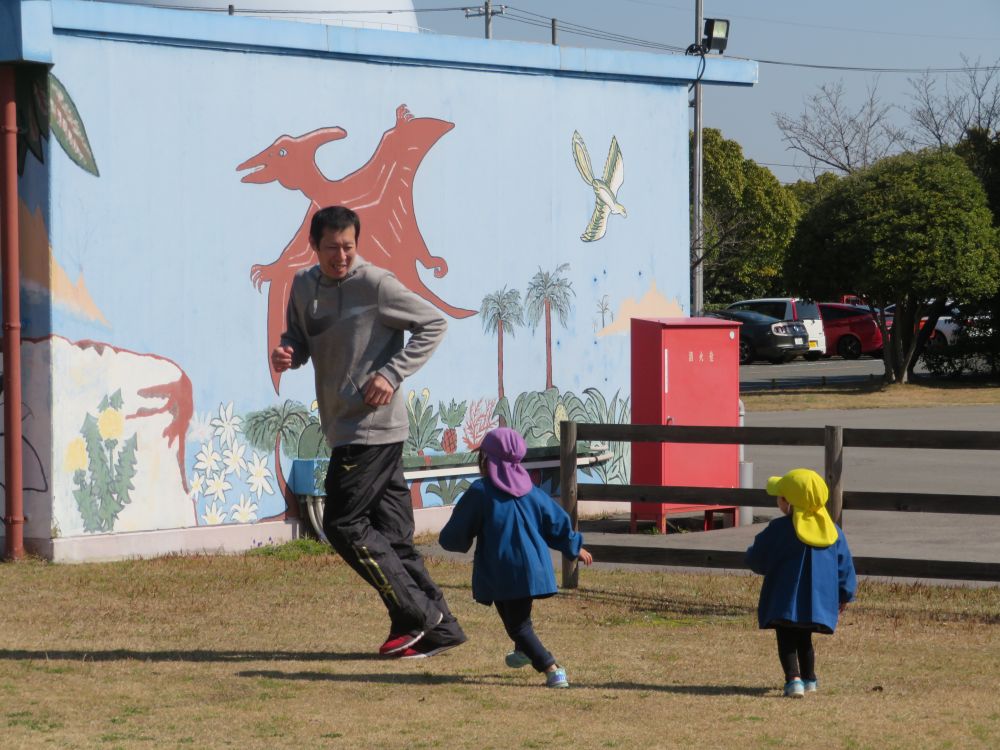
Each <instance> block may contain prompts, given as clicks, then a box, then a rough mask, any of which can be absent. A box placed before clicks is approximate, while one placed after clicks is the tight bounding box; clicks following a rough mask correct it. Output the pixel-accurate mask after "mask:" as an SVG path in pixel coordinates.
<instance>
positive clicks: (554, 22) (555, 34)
mask: <svg viewBox="0 0 1000 750" xmlns="http://www.w3.org/2000/svg"><path fill="white" fill-rule="evenodd" d="M552 43H553V44H556V45H558V44H559V38H558V34H557V33H556V19H554V18H553V19H552Z"/></svg>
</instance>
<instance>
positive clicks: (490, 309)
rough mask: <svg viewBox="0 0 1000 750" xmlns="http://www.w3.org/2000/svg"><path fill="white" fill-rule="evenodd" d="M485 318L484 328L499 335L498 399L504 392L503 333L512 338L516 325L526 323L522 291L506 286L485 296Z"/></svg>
mask: <svg viewBox="0 0 1000 750" xmlns="http://www.w3.org/2000/svg"><path fill="white" fill-rule="evenodd" d="M479 315H480V316H481V317H482V319H483V330H484V331H486V332H487V333H495V334H496V337H497V400H502V399H503V397H504V394H503V335H504V332H505V331H506V332H507V333H508V334H509V335H510V336H511V337H512V338H513V336H514V327H515V326H523V325H524V310H523V309H522V307H521V293H520V292H519V291H517V290H516V289H508V288H507V287H504V288H503V289H499V290H497V291H495V292H493V294H487V295H486V296H485V297H483V304H482V306H481V307H480V308H479Z"/></svg>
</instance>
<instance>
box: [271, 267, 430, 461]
mask: <svg viewBox="0 0 1000 750" xmlns="http://www.w3.org/2000/svg"><path fill="white" fill-rule="evenodd" d="M447 327H448V323H447V321H446V320H445V318H444V317H443V316H442V315H441V313H439V312H438V311H437V310H436V309H435V308H433V307H431V306H430V305H429V304H428V303H426V302H424V300H423V299H421V298H420V297H418V296H417V295H416V294H414V293H413V292H411V291H410V290H409V289H407V288H406V287H405V286H403V285H402V284H401V283H400V282H399V280H398V279H397V278H396V277H395V276H393V275H392V274H391V273H390V272H389V271H386V270H384V269H381V268H378V267H376V266H373V265H371V264H370V263H366V262H364V261H362V260H361V259H360V258H357V259H355V261H354V265H353V266H352V267H351V270H350V271H349V272H348V274H347V276H346V277H345V278H343V279H340V280H336V279H332V278H330V277H328V276H326V275H325V274H323V272H322V271H321V270H320V267H319V266H318V265H317V266H313V267H312V268H308V269H303V270H301V271H299V272H298V273H297V274H295V279H294V280H293V281H292V292H291V295H290V296H289V299H288V309H287V321H286V329H285V332H284V333H283V334H282V335H281V344H282V345H283V346H289V347H291V348H292V352H293V354H292V367H300V366H301V365H303V364H305V362H306V361H307V360H308V359H309V358H310V357H312V360H313V369H314V370H315V372H316V399H317V401H318V402H319V416H320V422H321V423H322V425H323V432H324V433H325V434H326V438H327V440H328V441H329V443H330V446H331V447H334V448H335V447H337V446H339V445H348V444H363V445H384V444H387V443H401V442H403V441H405V440H406V437H407V434H408V433H409V422H408V419H407V415H406V403H405V401H404V395H403V389H402V388H401V387H400V386H401V385H402V383H403V380H404V379H405V378H406V377H408V376H409V375H412V374H413V373H414V372H416V371H417V370H418V369H419V368H420V367H421V366H422V365H423V364H424V362H426V361H427V359H428V358H429V357H430V355H431V353H432V352H433V351H434V349H436V348H437V345H438V344H439V343H441V339H442V338H444V333H445V329H446V328H447ZM404 331H407V332H409V334H410V337H409V341H406V342H405V345H404V336H403V332H404ZM376 373H377V374H379V375H382V376H383V377H385V379H386V380H388V381H389V383H390V384H391V385H392V386H393V388H395V389H396V391H395V393H393V396H392V401H391V402H390V403H389V404H388V405H387V406H368V405H367V404H366V403H365V399H364V390H363V389H364V387H365V383H367V382H368V380H369V379H370V378H371V377H372V376H373V375H375V374H376Z"/></svg>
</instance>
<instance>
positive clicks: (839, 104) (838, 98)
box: [774, 81, 903, 174]
mask: <svg viewBox="0 0 1000 750" xmlns="http://www.w3.org/2000/svg"><path fill="white" fill-rule="evenodd" d="M844 90H845V89H844V83H843V81H838V82H837V83H825V84H823V85H821V86H820V87H819V92H818V93H816V94H813V95H812V96H811V97H809V99H807V101H806V105H805V108H804V109H803V111H802V114H800V115H799V116H798V117H792V116H789V115H785V114H783V113H781V112H775V113H774V119H775V122H776V123H777V125H778V128H779V129H780V130H781V133H782V137H783V138H784V141H785V143H787V144H788V148H789V149H791V150H793V151H798V152H800V153H802V154H804V155H805V156H806V157H807V158H808V159H809V160H810V161H811V162H812V164H813V169H814V170H815V169H816V167H817V165H823V166H825V167H828V168H830V169H834V170H836V171H838V172H843V173H847V174H849V173H851V172H856V171H857V170H859V169H863V168H864V167H866V166H868V165H869V164H873V163H874V162H876V161H878V160H879V159H881V158H883V157H885V156H888V155H889V154H891V153H893V152H895V151H897V150H898V149H899V147H900V145H901V144H902V141H903V137H902V133H901V131H900V130H899V129H898V128H896V126H895V125H893V123H892V121H891V119H890V117H889V115H890V113H891V112H892V109H893V108H892V106H891V105H888V104H882V103H881V102H880V101H879V98H878V83H877V82H876V83H874V84H872V85H871V86H869V87H868V89H867V94H866V96H865V100H864V101H863V102H862V103H861V106H860V107H858V109H857V110H855V111H852V110H850V109H849V108H848V105H847V104H846V103H845V101H844Z"/></svg>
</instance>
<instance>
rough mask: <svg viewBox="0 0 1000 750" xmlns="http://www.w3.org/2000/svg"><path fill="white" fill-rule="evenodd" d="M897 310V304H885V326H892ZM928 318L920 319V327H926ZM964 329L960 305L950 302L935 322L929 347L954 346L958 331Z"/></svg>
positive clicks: (928, 343)
mask: <svg viewBox="0 0 1000 750" xmlns="http://www.w3.org/2000/svg"><path fill="white" fill-rule="evenodd" d="M895 312H896V305H886V306H885V327H886V328H892V319H893V316H894V314H895ZM926 322H927V318H921V319H920V327H921V328H923V327H924V323H926ZM960 330H962V314H961V310H959V308H958V306H957V305H955V303H953V302H949V303H948V305H947V307H945V309H944V312H943V313H941V316H940V317H939V318H938V320H937V323H935V324H934V331H933V332H932V333H931V337H930V339H929V340H928V342H927V345H928V346H929V347H934V348H941V347H945V346H952V345H953V344H954V343H955V341H956V339H957V338H958V332H959V331H960Z"/></svg>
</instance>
